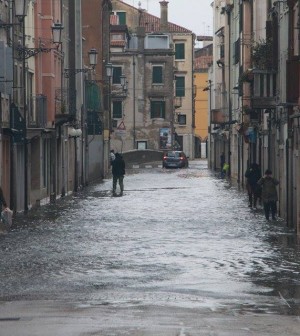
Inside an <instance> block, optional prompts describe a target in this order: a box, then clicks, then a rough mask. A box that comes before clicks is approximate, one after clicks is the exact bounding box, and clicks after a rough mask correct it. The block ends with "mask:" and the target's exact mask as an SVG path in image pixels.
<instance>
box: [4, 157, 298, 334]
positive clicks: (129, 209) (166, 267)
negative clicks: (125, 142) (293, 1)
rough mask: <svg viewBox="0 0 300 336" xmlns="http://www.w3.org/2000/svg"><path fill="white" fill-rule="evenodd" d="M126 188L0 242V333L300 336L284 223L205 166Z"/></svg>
mask: <svg viewBox="0 0 300 336" xmlns="http://www.w3.org/2000/svg"><path fill="white" fill-rule="evenodd" d="M124 183H125V193H124V196H123V197H112V196H111V180H107V181H104V183H101V184H98V185H95V186H91V187H89V188H87V189H85V190H84V191H82V192H79V193H77V194H76V195H75V196H72V197H66V198H65V199H62V200H59V201H58V202H57V204H56V205H49V206H45V207H42V208H40V209H38V210H33V211H31V212H29V214H28V215H26V216H23V215H19V216H18V217H17V218H16V219H15V222H14V227H13V228H12V230H11V231H10V232H8V233H7V234H2V235H1V236H0V254H1V255H0V260H1V266H0V267H1V272H0V284H1V287H0V330H2V332H1V331H0V335H1V336H2V335H3V336H19V335H20V336H21V335H22V336H26V335H31V336H32V335H49V336H50V335H73V336H74V335H164V336H166V335H180V336H184V335H299V334H300V331H299V330H300V319H299V317H298V316H299V315H300V305H299V304H300V277H299V272H300V246H299V245H298V244H297V241H296V237H295V235H294V232H293V231H291V230H289V229H287V228H286V227H285V224H284V221H283V220H280V219H278V220H277V221H270V222H267V221H266V220H265V219H264V216H263V212H262V209H258V210H252V209H249V208H248V204H247V197H246V194H245V191H243V190H238V189H237V188H236V187H234V186H231V185H230V184H229V183H228V182H227V181H225V180H220V179H218V178H217V177H215V176H214V175H212V174H211V172H210V171H209V170H208V169H207V162H206V161H193V162H191V163H190V168H188V169H182V170H166V169H162V168H150V167H149V168H145V169H134V170H132V171H131V172H128V174H127V175H126V177H125V180H124ZM50 321H51V323H50ZM50 325H51V328H50V327H49V326H50ZM62 325H63V326H64V327H62ZM45 326H47V327H49V328H50V329H49V330H48V329H47V330H48V331H47V332H48V333H46V331H45V330H46V329H45V328H43V327H45ZM41 328H42V329H43V330H44V331H43V333H41V332H40V329H41ZM4 330H5V333H3V331H4ZM62 330H63V332H62Z"/></svg>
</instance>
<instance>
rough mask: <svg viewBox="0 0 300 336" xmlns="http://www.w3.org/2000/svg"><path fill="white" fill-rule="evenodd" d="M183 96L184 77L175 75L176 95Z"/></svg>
mask: <svg viewBox="0 0 300 336" xmlns="http://www.w3.org/2000/svg"><path fill="white" fill-rule="evenodd" d="M184 96H185V78H184V77H177V78H176V97H184Z"/></svg>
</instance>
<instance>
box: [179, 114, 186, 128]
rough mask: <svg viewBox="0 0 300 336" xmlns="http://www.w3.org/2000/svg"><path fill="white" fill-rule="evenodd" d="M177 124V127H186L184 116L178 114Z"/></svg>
mask: <svg viewBox="0 0 300 336" xmlns="http://www.w3.org/2000/svg"><path fill="white" fill-rule="evenodd" d="M177 120H178V124H179V125H186V114H181V113H179V114H178V119H177Z"/></svg>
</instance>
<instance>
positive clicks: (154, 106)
mask: <svg viewBox="0 0 300 336" xmlns="http://www.w3.org/2000/svg"><path fill="white" fill-rule="evenodd" d="M165 116H166V103H165V101H151V118H162V119H165Z"/></svg>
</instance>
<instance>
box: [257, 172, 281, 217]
mask: <svg viewBox="0 0 300 336" xmlns="http://www.w3.org/2000/svg"><path fill="white" fill-rule="evenodd" d="M257 184H258V185H260V186H261V187H262V192H261V197H262V201H263V204H264V212H265V217H266V219H267V220H269V217H270V212H271V214H272V219H273V220H275V219H276V217H275V215H276V212H277V205H276V203H277V200H278V196H277V190H276V186H277V185H278V184H279V182H278V180H276V179H275V178H274V177H273V176H272V171H271V170H270V169H267V170H266V171H265V175H264V176H263V177H262V178H261V179H260V180H259V181H258V182H257Z"/></svg>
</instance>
